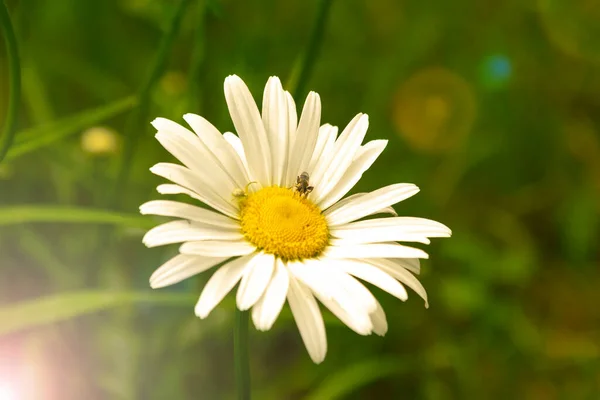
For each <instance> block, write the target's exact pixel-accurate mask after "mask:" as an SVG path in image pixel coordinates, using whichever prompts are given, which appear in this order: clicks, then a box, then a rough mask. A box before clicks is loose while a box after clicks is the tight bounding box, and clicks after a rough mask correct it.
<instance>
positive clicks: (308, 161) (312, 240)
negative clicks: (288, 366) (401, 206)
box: [140, 75, 451, 363]
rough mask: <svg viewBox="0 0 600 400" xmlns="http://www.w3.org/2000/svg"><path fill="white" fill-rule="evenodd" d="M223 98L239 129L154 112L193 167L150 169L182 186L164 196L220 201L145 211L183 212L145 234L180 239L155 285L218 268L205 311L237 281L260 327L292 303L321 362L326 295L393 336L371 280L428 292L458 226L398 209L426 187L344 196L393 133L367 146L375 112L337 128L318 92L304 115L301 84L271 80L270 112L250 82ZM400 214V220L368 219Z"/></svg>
mask: <svg viewBox="0 0 600 400" xmlns="http://www.w3.org/2000/svg"><path fill="white" fill-rule="evenodd" d="M225 98H226V100H227V105H228V107H229V112H230V114H231V119H232V120H233V124H234V126H235V130H236V132H237V136H236V135H235V134H233V133H230V132H225V133H224V134H221V132H219V130H217V128H215V127H214V126H213V125H212V124H211V123H210V122H208V121H207V120H205V119H204V118H202V117H200V116H198V115H194V114H186V115H184V117H183V118H184V119H185V121H186V122H187V123H188V124H189V126H190V127H191V129H192V131H193V132H192V131H190V130H188V129H187V128H185V127H183V126H181V125H179V124H177V123H175V122H172V121H169V120H167V119H163V118H157V119H156V120H154V121H153V123H152V124H153V125H154V127H155V128H156V129H157V131H158V132H157V134H156V138H157V139H158V140H159V142H160V143H161V144H162V145H163V146H164V147H165V148H166V149H167V150H168V151H169V152H170V153H171V154H172V155H173V156H175V157H176V158H177V159H178V160H179V161H181V163H182V164H183V165H176V164H169V163H159V164H157V165H155V166H154V167H152V168H151V169H150V170H151V171H152V172H153V173H155V174H157V175H159V176H162V177H164V178H166V179H168V180H170V181H171V182H172V183H169V184H163V185H160V186H158V188H157V189H158V192H159V193H161V194H181V193H185V194H187V195H189V196H190V197H192V198H194V199H195V200H198V201H200V202H202V203H204V204H206V205H207V206H209V207H210V208H211V209H212V210H209V209H206V208H202V207H198V206H195V205H190V204H185V203H180V202H176V201H169V200H155V201H150V202H148V203H145V204H143V205H142V206H141V207H140V211H141V213H142V214H153V215H161V216H168V217H175V218H177V219H176V220H175V221H171V222H167V223H165V224H162V225H159V226H157V227H155V228H153V229H152V230H150V231H149V232H148V233H147V234H146V235H145V236H144V239H143V241H144V243H145V244H146V245H147V246H148V247H154V246H161V245H166V244H171V243H182V245H181V247H180V249H179V254H178V255H176V256H175V257H173V258H172V259H170V260H169V261H167V262H166V263H165V264H164V265H162V266H161V267H160V268H158V269H157V270H156V271H155V272H154V274H152V276H151V277H150V285H151V286H152V287H153V288H160V287H164V286H168V285H172V284H174V283H177V282H180V281H182V280H184V279H186V278H189V277H191V276H193V275H195V274H198V273H201V272H203V271H206V270H208V269H210V268H212V267H214V266H215V265H217V264H221V266H220V267H219V268H218V269H217V270H216V271H215V272H214V274H213V275H212V277H211V278H210V280H209V281H208V283H207V284H206V287H205V288H204V290H203V291H202V294H201V295H200V299H199V300H198V303H197V304H196V308H195V312H196V315H197V316H199V317H200V318H205V317H206V316H208V314H209V313H210V312H211V311H212V310H213V308H215V306H216V305H217V304H218V303H219V302H220V301H221V300H222V299H223V298H224V297H225V295H226V294H227V293H228V292H230V291H231V290H232V289H233V287H234V286H236V285H238V284H239V285H238V289H237V297H236V301H237V307H238V308H239V309H240V310H249V309H252V320H253V322H254V325H255V326H256V328H257V329H258V330H261V331H265V330H268V329H270V328H271V327H272V326H273V323H274V322H275V320H276V319H277V316H278V315H279V313H280V312H281V309H282V308H283V306H284V304H285V301H286V300H287V301H288V303H289V305H290V308H291V311H292V314H293V316H294V319H295V321H296V324H297V325H298V329H299V331H300V335H301V336H302V340H303V341H304V344H305V345H306V348H307V350H308V353H309V355H310V357H311V358H312V360H313V361H314V362H315V363H320V362H321V361H323V359H324V358H325V354H326V352H327V338H326V335H325V326H324V323H323V317H322V316H321V310H320V308H319V305H318V303H317V300H319V301H320V302H321V303H322V304H323V305H324V306H325V307H327V308H328V309H329V310H330V311H331V312H332V313H333V314H334V315H336V316H337V317H338V318H339V319H340V320H341V321H343V322H344V323H345V324H346V325H347V326H348V327H349V328H350V329H352V330H354V331H355V332H357V333H359V334H361V335H369V334H371V333H375V334H378V335H384V334H385V333H386V331H387V322H386V317H385V314H384V312H383V309H382V307H381V305H380V304H379V302H378V301H377V299H375V297H374V296H373V294H372V293H371V292H370V291H369V290H368V289H367V288H366V287H365V285H364V284H363V283H362V282H361V281H365V282H369V283H370V284H373V285H375V286H377V287H379V288H381V289H383V290H385V291H386V292H388V293H390V294H392V295H393V296H395V297H397V298H399V299H400V300H403V301H404V300H406V299H407V293H406V289H405V288H404V285H406V286H408V287H410V288H411V289H413V290H414V291H415V292H416V293H417V294H419V295H420V296H421V297H422V298H423V299H424V300H425V304H426V305H427V294H426V292H425V289H424V288H423V286H422V285H421V284H420V283H419V281H418V280H417V279H416V278H415V276H414V275H413V274H418V273H419V268H420V267H419V259H420V258H427V257H428V256H427V253H425V252H424V251H423V250H421V249H417V248H414V247H409V246H405V245H403V244H400V243H398V242H419V243H425V244H429V238H431V237H449V236H450V234H451V232H450V229H448V228H447V227H446V226H444V225H442V224H440V223H438V222H435V221H431V220H427V219H422V218H413V217H398V216H397V214H396V213H395V212H394V209H393V208H391V206H392V205H393V204H396V203H398V202H400V201H402V200H404V199H407V198H408V197H410V196H412V195H414V194H416V193H417V192H418V191H419V189H418V188H417V187H416V186H415V185H412V184H408V183H399V184H394V185H390V186H386V187H383V188H381V189H378V190H375V191H373V192H370V193H357V194H354V195H351V196H348V197H346V198H345V199H342V198H343V197H344V195H346V194H347V193H348V191H349V190H350V189H352V187H354V185H355V184H356V183H357V182H358V180H359V179H360V178H361V176H362V174H363V173H364V172H365V171H366V170H367V169H368V168H369V167H370V166H371V165H372V164H373V162H374V161H375V160H376V159H377V157H378V156H379V155H380V154H381V152H382V151H383V149H384V148H385V146H386V144H387V141H386V140H373V141H370V142H367V143H365V144H364V145H363V144H362V142H363V139H364V137H365V134H366V132H367V128H368V125H369V120H368V117H367V116H366V115H364V114H358V115H357V116H356V117H354V119H352V121H350V123H349V124H348V125H347V126H346V128H345V129H344V130H343V131H342V133H341V134H340V135H339V136H338V129H337V127H334V126H331V125H328V124H324V125H320V120H321V101H320V98H319V95H318V94H317V93H314V92H310V93H309V95H308V97H307V99H306V102H305V103H304V107H303V109H302V114H301V116H300V119H299V120H298V118H297V114H296V105H295V104H294V100H293V99H292V96H291V95H290V93H288V92H286V91H284V90H283V88H282V86H281V83H280V81H279V79H278V78H276V77H271V78H270V79H269V81H268V82H267V85H266V86H265V91H264V95H263V104H262V113H261V112H259V109H258V107H257V106H256V103H255V101H254V99H253V98H252V95H251V94H250V91H249V90H248V88H247V86H246V85H245V84H244V82H243V81H242V80H241V79H240V78H239V77H237V76H235V75H232V76H229V77H227V79H225ZM381 213H388V214H392V215H393V216H392V217H386V218H370V219H364V217H367V216H370V215H374V214H381Z"/></svg>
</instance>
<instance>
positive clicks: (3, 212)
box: [0, 205, 155, 228]
mask: <svg viewBox="0 0 600 400" xmlns="http://www.w3.org/2000/svg"><path fill="white" fill-rule="evenodd" d="M26 222H71V223H84V224H86V223H96V224H112V225H122V226H125V227H134V228H151V227H152V226H154V225H155V223H154V222H153V221H152V220H151V219H149V218H148V217H144V216H142V215H136V214H125V213H119V212H115V211H109V210H101V209H93V208H82V207H65V206H53V205H50V206H47V205H40V206H13V207H3V208H0V226H2V225H12V224H22V223H26Z"/></svg>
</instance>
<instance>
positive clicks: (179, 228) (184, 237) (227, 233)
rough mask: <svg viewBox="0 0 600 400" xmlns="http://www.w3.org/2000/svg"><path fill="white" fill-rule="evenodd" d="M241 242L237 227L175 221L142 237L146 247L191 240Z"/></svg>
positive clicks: (159, 226)
mask: <svg viewBox="0 0 600 400" xmlns="http://www.w3.org/2000/svg"><path fill="white" fill-rule="evenodd" d="M211 239H212V240H243V239H244V235H242V233H241V232H240V230H239V227H237V228H234V229H231V228H220V227H216V226H211V225H205V224H201V223H198V222H193V221H187V220H177V221H170V222H166V223H164V224H161V225H158V226H155V227H154V228H152V229H150V230H149V231H148V232H146V234H145V235H144V238H143V239H142V243H144V244H145V245H146V246H147V247H156V246H163V245H165V244H172V243H182V242H188V241H193V240H211Z"/></svg>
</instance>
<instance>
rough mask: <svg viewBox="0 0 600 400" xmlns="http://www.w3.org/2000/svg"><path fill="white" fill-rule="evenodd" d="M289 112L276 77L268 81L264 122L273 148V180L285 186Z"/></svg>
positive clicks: (264, 98)
mask: <svg viewBox="0 0 600 400" xmlns="http://www.w3.org/2000/svg"><path fill="white" fill-rule="evenodd" d="M294 114H295V113H294ZM288 118H289V110H288V104H287V99H286V94H285V92H284V91H283V88H282V87H281V82H280V81H279V78H277V77H276V76H272V77H270V78H269V80H268V81H267V85H266V86H265V92H264V95H263V106H262V120H263V124H264V126H265V130H266V132H267V136H268V138H269V145H270V147H271V160H272V162H273V164H272V168H273V170H272V179H273V183H274V184H276V185H283V181H284V178H285V176H284V175H285V171H286V169H287V152H288V139H289V134H288V128H289V122H288Z"/></svg>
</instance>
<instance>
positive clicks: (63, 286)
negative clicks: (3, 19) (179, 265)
mask: <svg viewBox="0 0 600 400" xmlns="http://www.w3.org/2000/svg"><path fill="white" fill-rule="evenodd" d="M7 3H8V5H9V8H10V10H11V15H12V18H13V23H14V24H15V27H16V35H17V40H18V43H19V48H20V53H21V59H22V72H23V85H22V88H23V99H22V105H21V106H22V107H21V112H20V118H19V121H18V131H19V133H18V135H17V137H16V141H15V143H14V145H13V147H12V149H11V151H10V152H9V154H8V158H7V160H6V161H5V162H4V163H2V164H1V165H0V302H1V306H0V324H1V325H0V334H2V336H0V390H4V391H5V392H6V393H8V391H9V390H11V391H13V392H15V393H17V392H18V393H20V394H21V397H16V398H18V399H21V398H31V399H44V400H46V399H50V400H51V399H167V398H169V399H171V398H173V399H198V398H201V399H221V398H225V399H227V398H232V397H233V395H234V387H233V368H232V367H233V359H232V357H233V355H232V338H231V327H232V314H233V313H232V311H233V304H232V302H231V299H229V300H226V301H225V302H224V304H222V305H221V306H220V307H219V308H218V309H217V310H215V311H214V313H213V314H212V315H211V316H210V317H209V318H208V319H206V320H203V321H201V320H199V319H197V318H195V317H194V315H193V305H194V302H195V297H196V296H197V295H198V294H199V291H200V289H201V287H202V285H203V283H204V282H205V281H206V279H207V276H208V275H210V274H204V275H201V276H200V277H196V278H194V279H191V280H189V281H187V282H185V283H181V284H178V285H176V286H174V287H172V288H167V289H162V290H161V291H160V292H154V291H150V290H149V289H148V277H149V275H150V274H151V272H152V271H153V270H154V268H156V267H157V266H158V265H160V264H161V263H162V262H163V261H164V260H166V259H167V258H168V257H170V256H171V255H172V254H174V252H175V251H176V247H169V248H163V249H151V250H148V249H146V248H144V246H143V245H142V244H141V240H140V239H141V236H142V234H143V232H144V229H145V228H147V227H148V226H150V225H152V224H153V220H152V219H147V218H145V217H144V218H143V217H141V216H138V215H137V208H138V206H139V204H141V203H143V202H145V201H147V200H150V199H153V198H157V197H158V195H157V194H156V192H155V191H154V188H155V186H156V185H157V184H158V183H159V182H160V179H158V178H156V177H154V176H152V175H151V174H150V172H149V171H148V168H149V167H150V166H151V165H153V164H155V163H157V162H159V161H164V160H166V159H168V158H169V156H168V155H167V153H166V152H165V151H164V150H163V149H162V148H160V146H159V145H158V144H157V143H156V141H155V140H154V139H153V130H152V128H151V126H150V124H149V122H150V120H151V119H152V118H154V117H155V116H163V117H167V118H171V119H174V120H176V121H181V115H182V114H183V113H185V112H194V113H198V114H202V115H203V116H205V117H206V118H207V119H209V120H210V121H212V122H214V123H215V124H216V125H217V126H218V127H219V128H220V129H221V130H222V131H226V130H232V129H233V126H232V123H231V121H230V120H229V118H228V115H227V109H226V106H225V102H224V96H223V93H222V84H223V80H224V78H225V77H226V76H227V75H229V74H232V73H235V74H238V75H240V76H241V77H242V78H243V79H244V80H245V81H246V82H247V83H248V84H249V86H250V88H251V90H252V91H253V93H254V94H255V97H256V98H257V99H258V100H259V101H260V98H261V93H262V87H263V85H264V83H265V82H266V80H267V78H268V77H269V76H270V75H277V76H280V77H281V78H282V80H283V81H284V82H285V81H286V80H288V79H290V77H291V74H292V71H293V70H294V68H295V66H296V65H297V62H298V60H299V59H300V57H301V55H302V54H303V52H304V49H305V47H306V43H307V42H308V40H309V37H310V31H311V29H312V26H313V24H314V18H315V14H316V10H317V7H318V1H317V0H311V1H267V0H262V1H252V2H250V1H248V2H242V1H231V0H224V1H220V0H210V1H208V0H207V1H206V2H205V1H200V0H198V1H196V0H193V1H192V0H190V1H188V3H189V4H187V8H186V10H185V12H184V14H183V18H182V20H181V24H180V26H179V29H178V32H177V34H176V36H175V37H174V42H173V46H172V47H171V48H170V49H169V52H168V58H166V64H165V65H164V67H165V68H164V70H165V72H164V73H161V74H160V79H159V80H158V81H157V84H156V85H153V87H152V88H151V90H150V91H149V92H148V96H149V98H148V99H149V103H148V108H149V112H148V115H147V116H144V115H142V117H145V118H146V120H144V121H143V125H142V127H141V128H140V129H137V128H136V129H135V130H134V131H131V127H132V126H133V127H135V124H134V125H131V124H128V123H126V121H127V120H128V119H131V118H130V117H129V114H130V112H131V109H132V107H136V105H137V104H140V103H139V102H140V101H141V100H143V99H140V98H139V95H140V93H141V92H143V90H142V91H141V88H142V87H143V85H144V83H145V82H148V74H150V73H151V70H152V69H153V68H154V66H156V62H155V60H156V57H157V51H158V48H159V43H160V42H161V38H162V37H163V36H164V35H165V32H167V31H168V30H169V23H170V21H171V20H172V16H173V14H174V13H175V12H176V10H177V9H178V7H179V4H180V2H179V1H176V0H102V1H81V0H57V1H50V2H49V1H42V0H12V1H7ZM599 27H600V6H599V5H598V2H596V1H586V0H532V1H520V0H519V1H517V0H507V1H502V2H497V1H489V0H484V1H476V0H455V1H443V0H438V1H422V0H403V1H396V0H369V1H359V0H344V1H342V0H337V1H334V3H333V4H332V8H331V13H330V16H329V19H328V21H327V25H326V27H325V31H324V36H323V39H322V43H321V46H322V47H321V51H320V52H319V53H318V56H317V58H316V59H315V60H314V65H313V70H312V71H313V73H312V76H311V79H310V81H309V82H308V85H307V88H309V89H311V90H315V91H317V92H319V93H320V94H321V98H322V102H323V121H324V122H325V121H326V122H330V123H332V124H334V125H339V126H343V125H344V124H346V123H347V122H348V121H349V120H350V119H351V118H352V117H353V116H354V115H355V114H356V113H358V112H365V113H367V114H369V115H370V123H371V127H370V130H369V138H370V139H374V138H385V139H389V141H390V142H389V145H388V147H387V149H386V151H385V152H384V153H383V155H382V156H381V158H380V159H379V160H378V161H377V162H376V163H375V165H374V167H373V168H372V169H371V170H369V171H368V172H367V173H366V174H365V176H364V178H363V180H362V181H361V182H360V183H359V184H358V185H357V187H356V188H355V191H367V190H372V189H375V188H377V187H379V186H381V185H385V184H389V183H393V182H414V183H416V184H418V185H419V186H420V187H421V193H420V194H419V195H418V196H416V197H414V198H412V199H410V200H408V201H406V202H404V203H401V204H399V205H397V206H396V210H397V211H398V213H399V214H400V215H416V216H423V217H429V218H432V219H435V220H438V221H442V222H443V223H446V224H447V225H448V226H450V227H451V228H452V229H453V232H454V236H453V237H452V238H451V239H447V240H443V241H442V240H440V241H435V242H434V243H433V244H432V245H431V246H429V248H428V249H427V250H428V251H429V252H430V254H431V258H430V260H428V261H425V262H423V267H422V271H423V272H422V277H421V279H422V282H423V284H424V285H425V287H426V288H427V289H428V293H429V300H430V305H431V307H430V309H429V310H426V309H424V308H423V303H422V301H420V300H419V299H418V296H416V295H413V296H411V297H410V298H409V300H408V301H407V302H406V304H399V303H398V301H397V300H396V299H392V298H390V296H388V295H386V294H384V293H382V292H377V293H376V294H377V296H378V298H379V299H380V301H381V302H382V304H383V306H384V308H385V310H386V312H387V315H388V320H389V327H390V328H389V332H388V334H387V336H385V337H384V338H379V337H360V336H358V335H356V334H354V333H353V332H351V331H350V330H349V329H347V328H345V327H343V326H342V325H341V324H340V323H336V321H335V319H333V318H330V317H328V322H327V328H328V339H329V351H328V355H327V358H326V360H325V362H324V363H323V364H322V365H319V366H315V365H313V364H312V363H311V361H310V359H309V358H308V356H307V354H306V353H305V349H304V348H303V345H302V343H301V340H300V337H299V335H298V333H297V331H296V328H295V326H294V323H293V320H292V319H291V318H290V315H289V310H287V308H286V310H284V313H283V314H282V317H281V318H280V319H279V320H278V321H277V323H276V324H275V327H274V329H273V330H272V331H270V332H268V333H257V332H255V331H252V334H251V337H250V341H251V364H252V365H251V369H252V379H253V381H252V387H253V391H254V394H255V397H256V398H257V399H296V398H298V399H299V398H305V397H306V398H310V399H332V398H348V399H362V398H382V399H384V398H390V399H396V398H405V399H431V400H435V399H507V398H516V399H597V398H600V308H599V307H598V304H600V294H599V293H600V291H599V290H598V287H599V286H600V269H599V266H600V265H599V250H598V248H599V246H598V243H600V230H599V227H600V218H599V216H600V213H599V207H600V28H599ZM1 42H2V43H1V44H0V121H4V116H5V112H6V109H7V101H8V79H7V73H6V71H7V69H6V65H7V64H6V62H7V60H6V52H5V47H4V42H3V41H1ZM154 69H155V70H156V68H154ZM158 70H160V68H159V69H158ZM143 94H144V93H142V95H143ZM131 135H134V136H135V135H137V141H136V142H128V140H130V139H129V138H131V137H132V136H131ZM127 146H129V147H127ZM127 149H129V150H127ZM125 151H132V157H129V155H127V157H126V158H127V159H126V160H125V161H126V162H125V163H123V160H122V158H123V157H124V156H125V155H126V154H125V153H124V152H125ZM123 165H125V168H126V169H127V170H126V174H125V175H126V177H125V178H123V179H124V180H123V181H122V182H126V185H125V186H124V188H123V190H119V191H118V193H116V194H117V195H118V199H117V200H118V201H117V200H115V199H114V198H113V194H114V192H115V185H116V182H117V176H118V175H119V169H120V168H122V166H123ZM121 172H122V171H121ZM115 205H118V207H116V208H115ZM26 396H30V397H26Z"/></svg>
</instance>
